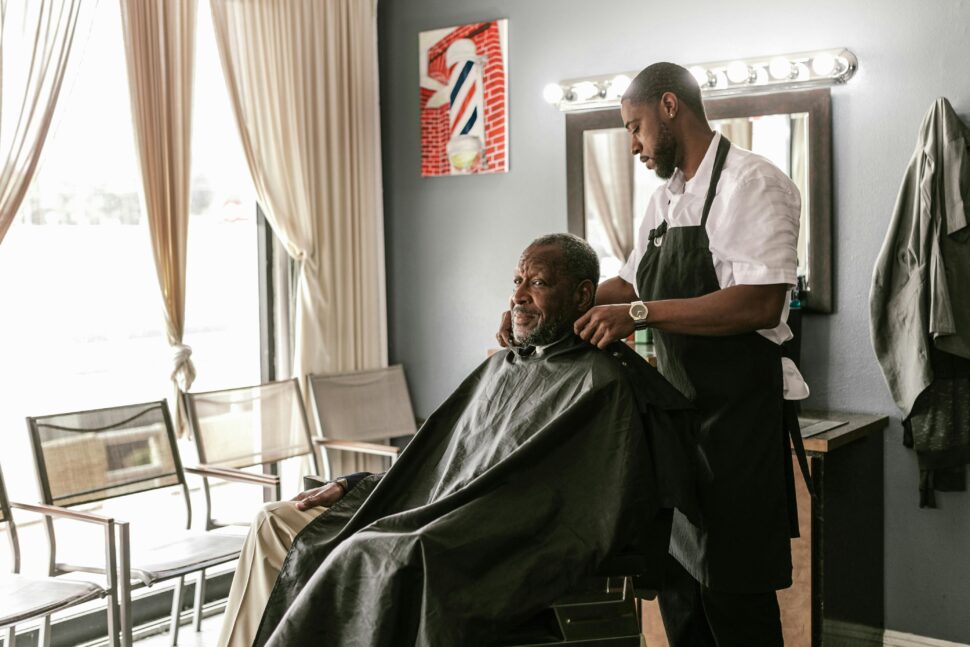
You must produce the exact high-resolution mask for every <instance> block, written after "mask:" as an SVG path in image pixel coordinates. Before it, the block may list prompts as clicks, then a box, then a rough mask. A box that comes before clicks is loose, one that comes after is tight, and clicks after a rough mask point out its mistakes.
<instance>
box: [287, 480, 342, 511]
mask: <svg viewBox="0 0 970 647" xmlns="http://www.w3.org/2000/svg"><path fill="white" fill-rule="evenodd" d="M337 481H339V482H340V484H339V485H338V483H337ZM337 481H335V482H332V483H327V484H326V485H321V486H320V487H315V488H313V489H312V490H307V491H305V492H300V493H299V494H297V495H296V496H295V497H293V501H296V509H297V510H309V509H310V508H314V507H316V506H318V505H322V506H326V507H330V506H332V505H333V504H334V503H336V502H337V501H339V500H340V498H341V497H343V495H344V492H346V491H347V485H346V481H345V480H344V479H337Z"/></svg>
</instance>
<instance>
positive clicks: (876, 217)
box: [379, 0, 970, 643]
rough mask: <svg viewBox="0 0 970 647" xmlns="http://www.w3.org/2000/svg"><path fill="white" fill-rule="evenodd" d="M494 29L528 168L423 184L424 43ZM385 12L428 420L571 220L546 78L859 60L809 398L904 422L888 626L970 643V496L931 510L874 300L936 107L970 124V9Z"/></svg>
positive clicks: (390, 166)
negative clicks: (653, 66) (893, 220)
mask: <svg viewBox="0 0 970 647" xmlns="http://www.w3.org/2000/svg"><path fill="white" fill-rule="evenodd" d="M786 6H787V7H788V8H785V7H786ZM494 18H509V20H510V22H509V47H510V62H509V91H510V95H509V96H510V98H509V102H510V103H509V105H510V132H511V151H510V172H509V173H507V174H503V175H491V176H479V177H446V178H426V179H423V178H421V177H420V165H419V163H420V150H419V132H418V71H417V62H418V51H417V43H418V37H417V34H418V32H419V31H422V30H426V29H433V28H438V27H446V26H450V25H456V24H462V23H466V22H472V21H477V20H483V19H494ZM379 20H380V36H381V49H382V51H381V77H382V92H381V100H382V114H383V124H382V126H383V134H382V141H383V154H384V173H385V214H386V216H385V217H386V231H387V258H388V264H387V271H388V283H389V317H390V322H389V323H390V335H391V338H390V343H391V356H392V359H393V360H394V361H396V362H402V363H403V364H404V365H405V366H406V368H407V372H408V377H409V380H410V384H411V388H412V392H413V397H414V401H415V405H416V408H417V411H418V413H419V415H426V414H428V413H429V412H430V411H431V410H432V409H433V408H434V407H435V406H436V405H437V404H438V403H439V402H440V401H441V400H442V399H443V398H444V397H445V396H446V395H447V394H448V393H449V392H450V391H451V390H452V389H453V388H454V387H455V386H456V385H457V383H458V381H459V380H460V379H461V378H462V377H463V376H464V375H465V374H466V373H467V372H468V371H469V370H470V369H472V368H473V367H474V366H476V365H477V364H478V363H479V362H480V361H481V360H482V359H483V358H484V355H485V351H486V349H487V348H489V347H491V346H494V345H495V343H494V333H495V329H496V327H497V322H498V318H499V313H500V312H501V311H502V310H504V309H505V306H506V304H507V299H508V294H509V292H510V288H511V272H512V269H513V267H514V264H515V260H516V258H517V255H518V253H519V251H520V250H521V249H522V248H523V247H524V246H525V244H526V243H527V242H528V241H529V240H531V239H532V238H533V237H535V236H537V235H539V234H542V233H546V232H551V231H563V230H565V229H566V186H565V160H564V158H563V156H564V152H565V147H564V142H565V137H564V127H563V117H562V115H561V114H560V113H559V111H558V110H556V109H555V108H553V107H550V106H548V105H547V104H545V103H544V102H543V100H542V97H541V90H542V87H543V85H544V84H546V83H548V82H550V81H558V80H561V79H565V78H571V77H577V76H583V75H587V74H600V73H614V72H620V71H627V70H636V69H639V68H640V67H642V66H644V65H646V64H649V63H651V62H654V61H656V60H673V61H676V62H682V63H691V62H697V61H706V60H720V59H727V58H731V57H735V56H750V55H764V54H775V53H785V52H797V51H801V50H810V49H818V48H823V47H835V46H844V47H848V48H850V49H851V50H852V51H853V52H855V54H856V55H857V56H858V58H859V61H860V70H859V72H858V73H857V74H856V76H855V78H853V79H852V81H851V82H850V84H849V85H848V86H847V87H843V88H835V89H833V92H832V95H833V130H834V134H833V136H834V147H833V148H834V162H835V228H834V229H835V239H836V241H835V263H836V266H835V277H836V308H837V311H836V312H835V314H832V315H828V316H813V317H810V318H808V319H807V320H806V322H805V326H806V329H807V330H806V334H805V339H804V346H803V350H802V354H803V358H804V359H803V363H804V364H805V370H804V372H805V374H806V377H807V379H808V381H809V383H810V385H811V388H812V399H811V401H810V402H809V404H810V406H813V407H830V408H832V409H847V410H853V411H865V412H874V413H881V414H885V415H889V416H892V417H893V420H892V423H891V426H890V428H889V430H888V431H887V432H886V434H885V436H884V444H885V473H886V482H885V492H886V494H885V503H886V521H885V532H886V546H885V549H886V551H885V560H886V591H885V596H886V623H887V627H888V628H890V629H895V630H898V631H904V632H910V633H915V634H920V635H924V636H932V637H935V638H940V639H945V640H951V641H959V642H963V643H970V620H967V617H968V615H967V610H968V609H970V557H968V555H967V551H968V550H970V494H959V493H957V494H943V495H941V496H940V497H939V501H940V509H938V510H920V509H919V508H918V507H917V469H916V462H915V459H914V456H913V454H912V453H911V452H909V451H908V450H906V449H904V448H903V447H902V446H901V444H900V438H901V428H900V423H899V420H898V414H897V412H896V411H895V410H894V407H893V404H892V401H891V399H890V397H889V395H888V392H887V389H886V387H885V384H884V382H883V378H882V375H881V373H880V371H879V368H878V366H877V364H876V361H875V359H874V355H873V352H872V350H871V345H870V343H869V331H868V308H867V298H868V291H869V281H870V276H871V271H872V265H873V263H874V261H875V258H876V255H877V253H878V252H879V248H880V245H881V243H882V239H883V236H884V234H885V231H886V227H887V224H888V221H889V217H890V215H891V213H892V209H893V204H894V201H895V197H896V192H897V189H898V185H899V181H900V179H901V177H902V175H903V171H904V169H905V167H906V164H907V162H908V160H909V158H910V155H911V154H912V152H913V148H914V143H915V138H916V134H917V130H918V128H919V125H920V121H921V119H922V117H923V114H924V112H925V111H926V110H927V109H928V108H929V106H930V104H931V103H932V101H933V100H934V99H935V98H936V97H937V96H941V95H942V96H947V97H949V99H950V100H951V102H952V103H953V105H954V107H955V108H956V109H957V111H958V112H959V113H961V115H964V116H967V114H968V113H970V82H968V81H967V76H966V61H967V60H968V59H970V35H968V25H970V3H967V2H964V1H961V0H936V1H934V2H927V1H926V0H894V1H892V2H888V1H887V2H876V1H870V2H861V1H856V2H834V1H832V0H815V1H814V2H803V3H797V4H796V3H792V2H778V1H777V0H756V1H750V2H735V3H733V4H729V3H724V2H715V1H713V0H698V1H696V2H693V3H686V2H643V1H641V2H636V1H634V0H600V1H595V2H594V1H590V0H515V1H514V0H492V1H491V2H481V1H472V0H382V2H381V3H380V7H379Z"/></svg>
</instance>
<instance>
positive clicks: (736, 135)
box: [720, 117, 752, 150]
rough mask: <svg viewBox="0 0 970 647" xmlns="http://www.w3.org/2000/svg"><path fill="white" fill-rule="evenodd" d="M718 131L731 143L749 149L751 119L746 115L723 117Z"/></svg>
mask: <svg viewBox="0 0 970 647" xmlns="http://www.w3.org/2000/svg"><path fill="white" fill-rule="evenodd" d="M720 124H721V128H720V132H721V134H722V135H724V136H725V137H727V138H728V141H730V142H731V143H732V144H733V145H735V146H739V147H741V148H744V149H747V150H751V133H752V128H751V120H750V119H748V118H747V117H740V118H738V119H725V120H723V121H721V122H720Z"/></svg>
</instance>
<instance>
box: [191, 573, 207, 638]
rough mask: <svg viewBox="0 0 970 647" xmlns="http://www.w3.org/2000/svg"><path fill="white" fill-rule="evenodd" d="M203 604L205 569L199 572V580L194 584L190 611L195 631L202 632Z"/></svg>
mask: <svg viewBox="0 0 970 647" xmlns="http://www.w3.org/2000/svg"><path fill="white" fill-rule="evenodd" d="M204 603H205V569H204V568H203V569H202V570H201V571H199V580H198V581H197V582H196V583H195V604H194V605H193V609H192V620H193V621H194V623H195V630H196V631H202V605H203V604H204Z"/></svg>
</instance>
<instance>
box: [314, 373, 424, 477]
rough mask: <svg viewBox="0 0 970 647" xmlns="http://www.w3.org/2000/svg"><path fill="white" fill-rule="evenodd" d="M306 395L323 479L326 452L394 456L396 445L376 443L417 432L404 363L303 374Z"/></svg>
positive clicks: (328, 471) (393, 458)
mask: <svg viewBox="0 0 970 647" xmlns="http://www.w3.org/2000/svg"><path fill="white" fill-rule="evenodd" d="M307 383H308V386H309V389H310V400H311V402H312V404H313V411H314V414H315V416H316V420H317V424H318V427H319V432H320V436H319V437H316V438H314V439H313V440H314V442H315V443H316V444H317V445H319V446H320V447H321V448H322V449H323V452H322V454H323V462H324V466H325V470H326V471H325V474H326V477H327V478H333V477H334V474H333V470H332V469H331V467H332V461H331V456H330V453H329V452H330V451H331V450H332V451H339V452H351V453H357V454H363V455H370V456H380V457H385V458H389V459H390V463H392V464H393V463H394V461H396V460H397V457H398V454H399V453H400V451H401V450H400V448H399V447H396V446H394V445H389V444H382V443H381V442H379V441H387V440H388V439H391V438H397V437H410V436H413V435H414V434H415V433H416V432H417V425H416V424H415V418H414V410H413V409H412V407H411V396H410V394H409V392H408V386H407V380H406V378H405V376H404V368H403V367H402V366H401V365H400V364H395V365H393V366H389V367H387V368H380V369H373V370H367V371H353V372H347V373H331V374H311V375H308V376H307Z"/></svg>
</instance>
